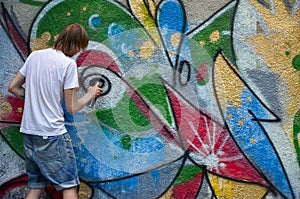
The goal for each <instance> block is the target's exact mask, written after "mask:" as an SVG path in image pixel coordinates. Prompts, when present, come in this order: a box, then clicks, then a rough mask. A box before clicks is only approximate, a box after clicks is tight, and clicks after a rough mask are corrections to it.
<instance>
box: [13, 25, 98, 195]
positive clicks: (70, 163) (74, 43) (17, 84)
mask: <svg viewBox="0 0 300 199" xmlns="http://www.w3.org/2000/svg"><path fill="white" fill-rule="evenodd" d="M87 45H88V34H87V32H86V30H85V29H84V28H83V27H82V26H81V25H79V24H70V25H68V26H67V27H65V28H64V30H63V31H62V32H61V34H60V35H59V36H58V38H57V40H56V41H55V44H54V47H53V48H48V49H45V50H38V51H34V52H32V53H31V54H30V55H29V56H28V58H27V60H26V62H25V64H24V65H23V67H22V68H21V69H20V70H19V72H18V73H17V74H16V76H15V77H14V78H13V79H12V81H11V82H10V85H9V88H8V91H9V92H11V93H12V94H14V95H16V96H17V97H20V98H24V99H25V104H24V111H23V117H22V122H21V128H20V131H21V132H22V133H23V134H24V151H25V164H26V172H27V174H28V187H29V188H30V191H29V192H28V194H27V197H26V198H27V199H38V198H39V197H40V196H41V194H42V192H43V190H44V188H45V187H46V186H48V185H49V182H50V183H52V184H53V185H54V186H55V188H56V189H57V190H62V193H63V198H64V199H76V198H77V185H79V178H78V172H77V167H76V160H75V156H74V151H73V147H72V143H71V140H70V137H69V134H68V133H67V130H66V128H65V124H64V112H63V108H62V102H63V100H65V103H66V108H67V110H68V111H69V112H70V113H75V112H77V111H79V110H80V109H82V108H83V107H84V106H85V105H87V104H88V103H89V102H90V101H91V100H93V99H95V98H97V97H99V96H100V94H101V89H100V88H99V87H98V83H97V84H96V85H95V86H92V87H90V88H89V89H88V92H87V93H86V94H85V95H84V96H83V97H81V98H77V95H76V88H78V75H77V65H76V62H75V61H74V60H73V59H71V58H70V57H72V56H74V55H75V54H76V53H77V52H79V51H80V50H82V49H85V48H86V47H87ZM24 83H25V88H24V87H23V84H24Z"/></svg>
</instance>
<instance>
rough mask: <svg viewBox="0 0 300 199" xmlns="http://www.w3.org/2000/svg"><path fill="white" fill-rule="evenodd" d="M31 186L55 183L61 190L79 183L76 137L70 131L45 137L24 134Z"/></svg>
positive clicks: (44, 185) (36, 186)
mask: <svg viewBox="0 0 300 199" xmlns="http://www.w3.org/2000/svg"><path fill="white" fill-rule="evenodd" d="M24 151H25V166H26V172H27V175H28V187H29V188H44V187H47V186H49V185H50V184H53V185H54V187H55V188H56V189H57V190H62V189H64V188H70V187H74V186H77V185H79V183H80V182H79V177H78V170H77V165H76V159H75V155H74V150H73V145H72V141H71V139H70V136H69V134H68V133H65V134H63V135H58V136H48V137H42V136H37V135H28V134H24Z"/></svg>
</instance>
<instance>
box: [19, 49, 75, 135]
mask: <svg viewBox="0 0 300 199" xmlns="http://www.w3.org/2000/svg"><path fill="white" fill-rule="evenodd" d="M20 73H21V74H22V75H23V76H24V77H25V104H24V111H23V117H22V122H21V128H20V131H21V132H23V133H26V134H33V135H40V136H54V135H61V134H63V133H65V132H67V130H66V128H65V123H64V112H63V108H62V102H63V98H64V95H63V90H64V89H70V88H77V87H78V74H77V65H76V62H75V61H74V60H73V59H71V58H70V57H67V56H65V55H64V54H63V52H61V51H59V50H54V49H51V48H49V49H45V50H39V51H34V52H32V53H31V54H30V56H29V57H28V58H27V60H26V62H25V64H24V65H23V67H22V68H21V69H20Z"/></svg>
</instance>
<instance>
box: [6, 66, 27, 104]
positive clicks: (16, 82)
mask: <svg viewBox="0 0 300 199" xmlns="http://www.w3.org/2000/svg"><path fill="white" fill-rule="evenodd" d="M24 83H25V77H24V76H23V75H22V74H21V73H20V72H18V73H17V74H16V76H15V77H14V78H13V79H12V80H11V82H10V83H9V86H8V91H9V92H10V93H12V94H14V95H15V96H17V97H19V98H21V99H24V98H25V89H24V88H23V84H24Z"/></svg>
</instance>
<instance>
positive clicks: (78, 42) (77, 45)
mask: <svg viewBox="0 0 300 199" xmlns="http://www.w3.org/2000/svg"><path fill="white" fill-rule="evenodd" d="M88 42H89V38H88V34H87V32H86V30H85V29H84V27H83V26H81V25H80V24H77V23H74V24H70V25H68V26H66V27H65V28H64V29H63V30H62V32H61V33H60V34H59V36H58V38H57V40H56V41H55V43H54V47H53V48H54V49H56V50H61V51H62V52H63V53H64V54H65V55H67V56H73V55H75V54H76V53H77V52H79V51H80V50H82V49H85V48H86V47H87V45H88Z"/></svg>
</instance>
